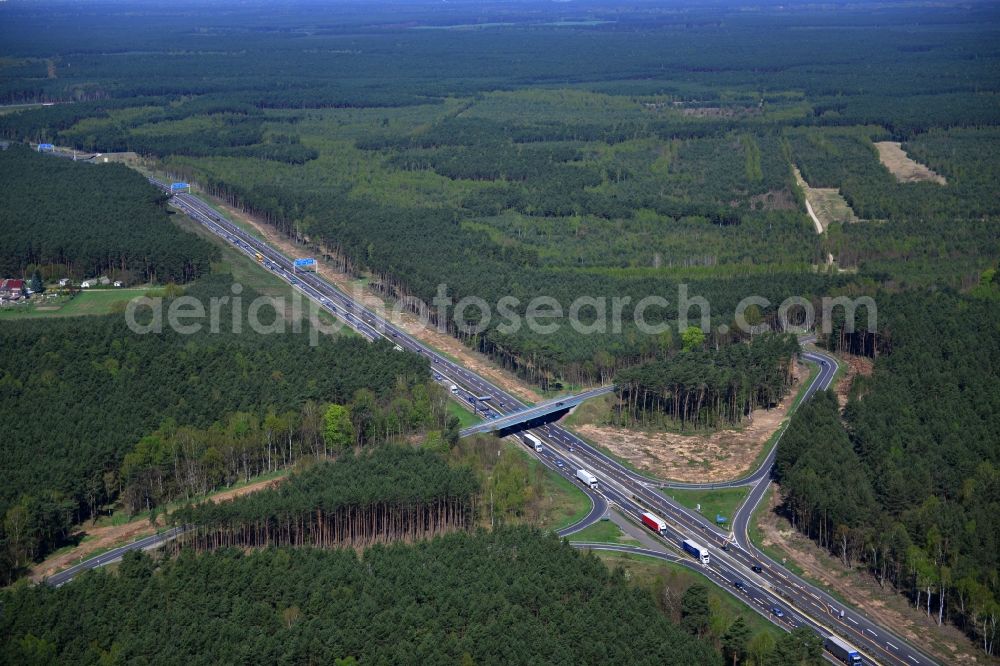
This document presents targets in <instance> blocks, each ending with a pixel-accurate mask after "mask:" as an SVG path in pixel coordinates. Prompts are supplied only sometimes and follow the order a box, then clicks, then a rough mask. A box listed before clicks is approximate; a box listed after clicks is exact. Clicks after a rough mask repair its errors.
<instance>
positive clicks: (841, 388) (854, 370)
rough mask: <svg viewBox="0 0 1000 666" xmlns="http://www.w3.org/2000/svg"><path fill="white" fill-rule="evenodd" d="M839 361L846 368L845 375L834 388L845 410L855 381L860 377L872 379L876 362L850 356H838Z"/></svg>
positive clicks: (862, 357)
mask: <svg viewBox="0 0 1000 666" xmlns="http://www.w3.org/2000/svg"><path fill="white" fill-rule="evenodd" d="M837 361H838V362H840V364H841V365H843V366H844V367H845V368H846V370H845V371H844V374H843V375H841V377H840V380H839V381H838V382H837V386H836V387H834V392H835V393H836V394H837V402H839V403H840V408H841V409H843V408H844V407H846V406H847V396H848V394H849V393H850V391H851V385H852V384H853V383H854V379H855V378H856V377H858V376H859V375H860V376H862V377H870V376H871V374H872V373H873V372H875V361H873V360H872V359H870V358H866V357H864V356H852V355H850V354H838V355H837Z"/></svg>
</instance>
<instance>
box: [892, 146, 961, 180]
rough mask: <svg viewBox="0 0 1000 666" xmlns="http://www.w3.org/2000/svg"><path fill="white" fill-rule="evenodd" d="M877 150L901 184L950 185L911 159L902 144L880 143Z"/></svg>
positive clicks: (941, 177) (942, 177)
mask: <svg viewBox="0 0 1000 666" xmlns="http://www.w3.org/2000/svg"><path fill="white" fill-rule="evenodd" d="M875 148H877V149H878V158H879V161H881V162H882V164H883V165H885V168H886V169H888V170H889V172H890V173H891V174H892V175H893V176H895V177H896V180H898V181H899V182H901V183H917V182H920V181H926V182H931V183H937V184H938V185H947V184H948V181H947V180H946V179H945V177H944V176H942V175H941V174H938V173H935V172H934V171H932V170H931V169H930V168H928V167H926V166H924V165H923V164H921V163H920V162H915V161H914V160H913V159H911V158H910V156H909V155H907V154H906V151H904V150H903V146H902V144H900V143H898V142H896V141H878V142H876V143H875Z"/></svg>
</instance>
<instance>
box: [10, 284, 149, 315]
mask: <svg viewBox="0 0 1000 666" xmlns="http://www.w3.org/2000/svg"><path fill="white" fill-rule="evenodd" d="M147 291H148V290H147V289H94V290H92V291H81V292H79V293H78V294H77V295H76V296H75V297H73V298H70V297H69V296H59V297H56V298H53V299H45V300H42V299H39V298H37V297H36V298H33V299H31V300H30V301H27V302H26V303H24V304H21V305H11V306H6V307H4V308H0V320H3V319H34V318H42V317H80V316H85V315H106V314H111V313H113V312H122V311H123V310H124V308H125V304H126V303H128V301H129V300H130V299H132V298H135V297H137V296H142V295H143V294H144V293H146V292H147ZM32 301H34V302H32Z"/></svg>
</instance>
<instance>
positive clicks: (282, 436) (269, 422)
mask: <svg viewBox="0 0 1000 666" xmlns="http://www.w3.org/2000/svg"><path fill="white" fill-rule="evenodd" d="M447 400H448V398H447V394H446V393H445V391H444V389H442V388H441V387H440V386H439V385H437V384H435V383H434V382H431V381H429V380H428V381H427V382H426V383H416V384H410V383H407V382H405V381H399V382H397V383H396V385H395V388H394V391H393V393H392V394H391V398H390V397H385V398H383V399H379V398H378V397H377V396H376V395H375V393H374V392H373V391H371V390H370V389H367V388H361V389H358V390H357V391H355V392H354V395H353V397H352V398H351V400H350V402H348V403H347V404H346V405H340V404H336V403H334V404H322V403H317V402H314V401H312V400H307V401H306V402H305V403H303V404H302V406H301V408H300V409H297V410H296V409H290V410H287V411H284V412H280V413H279V412H277V411H275V409H274V408H273V407H272V408H268V409H267V410H266V411H265V412H264V413H262V414H257V413H255V412H234V413H231V414H227V415H225V416H223V417H221V418H220V419H219V420H217V421H215V422H214V423H212V424H211V425H210V426H208V427H207V428H198V427H195V426H191V425H178V424H177V422H176V421H175V420H173V419H170V420H168V421H166V422H164V423H163V424H162V425H161V426H160V427H159V428H158V429H157V430H156V431H155V432H153V433H150V434H148V435H146V436H144V437H143V438H142V439H140V440H139V442H138V443H137V444H136V445H135V447H134V448H133V449H132V450H131V451H129V452H128V453H126V454H125V456H124V458H123V459H122V463H121V468H120V470H119V471H118V474H117V479H116V480H115V482H116V483H117V487H118V492H117V496H118V497H119V498H120V499H121V501H122V503H123V505H124V507H125V509H126V510H127V511H128V512H129V513H130V514H137V513H139V512H141V511H149V510H150V509H153V508H155V507H158V506H161V505H162V504H164V503H166V502H169V501H172V500H178V499H190V498H192V497H197V496H199V495H204V494H205V493H207V492H209V491H210V490H212V489H214V488H217V487H220V486H227V485H232V484H234V483H236V482H239V481H243V482H246V481H249V480H250V478H251V477H254V476H257V475H259V474H266V473H269V472H273V471H275V470H278V469H284V468H287V467H290V466H293V465H295V464H297V463H298V462H299V461H302V460H324V459H327V458H329V457H331V456H337V455H340V454H343V453H344V452H345V451H348V450H350V449H352V448H361V447H369V446H373V445H376V444H378V443H381V442H389V441H402V440H403V439H404V438H405V437H408V436H410V435H414V434H417V433H424V434H425V436H426V438H427V442H428V444H429V445H430V446H431V447H432V448H437V449H442V448H446V447H447V446H448V445H450V444H454V442H455V441H456V440H457V439H458V420H457V419H456V418H455V417H452V416H450V413H449V411H448V407H447ZM92 499H93V500H94V501H96V500H97V499H98V498H96V497H94V498H92ZM95 511H96V506H94V507H91V513H92V514H93V513H94V512H95Z"/></svg>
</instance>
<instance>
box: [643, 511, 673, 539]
mask: <svg viewBox="0 0 1000 666" xmlns="http://www.w3.org/2000/svg"><path fill="white" fill-rule="evenodd" d="M642 524H643V525H645V526H646V527H648V528H649V529H651V530H653V531H654V532H656V533H657V534H659V535H660V536H667V521H665V520H663V518H660V517H659V516H657V515H656V514H655V513H650V512H649V511H645V512H643V514H642Z"/></svg>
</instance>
